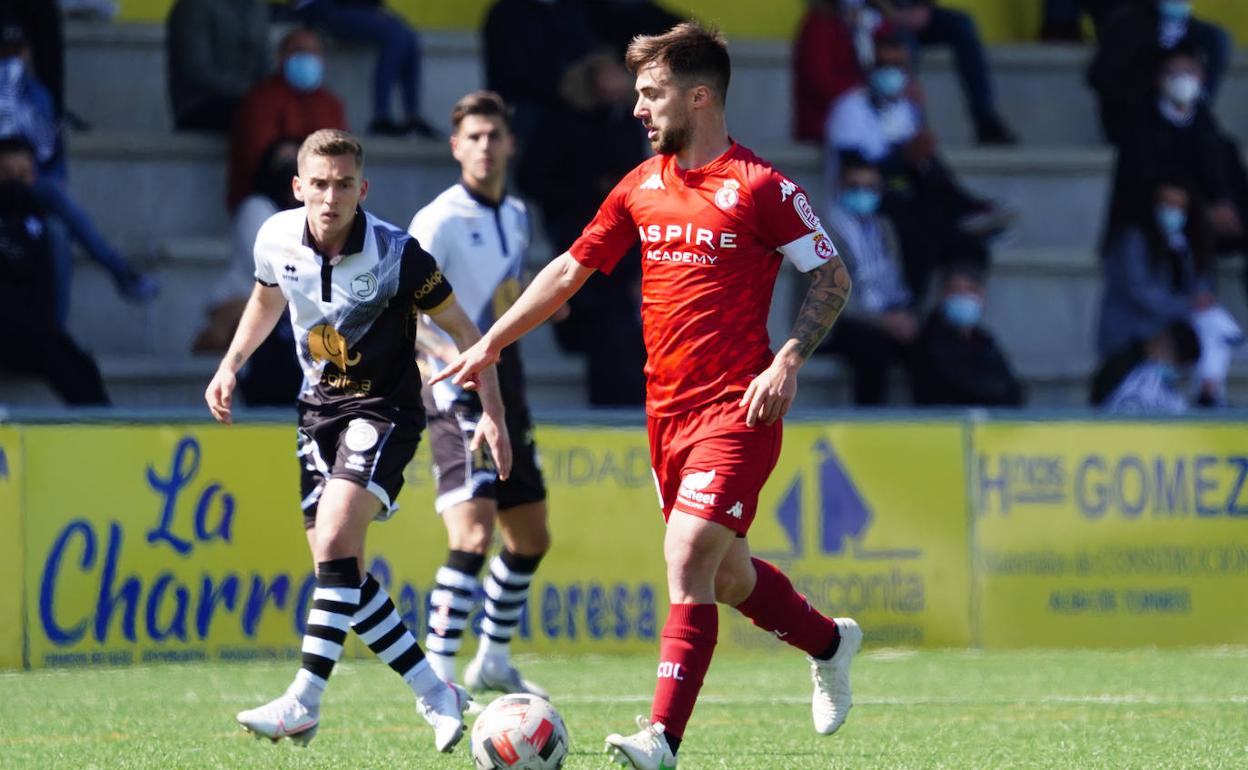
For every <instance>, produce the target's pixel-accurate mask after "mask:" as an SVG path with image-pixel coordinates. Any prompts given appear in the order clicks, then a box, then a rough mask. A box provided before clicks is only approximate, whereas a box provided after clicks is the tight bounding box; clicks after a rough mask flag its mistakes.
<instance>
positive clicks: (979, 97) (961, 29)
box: [876, 0, 1018, 144]
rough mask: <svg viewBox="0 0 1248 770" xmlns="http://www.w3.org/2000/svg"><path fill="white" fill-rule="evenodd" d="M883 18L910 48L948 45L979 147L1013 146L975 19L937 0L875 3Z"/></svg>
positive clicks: (883, 0)
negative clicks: (994, 90)
mask: <svg viewBox="0 0 1248 770" xmlns="http://www.w3.org/2000/svg"><path fill="white" fill-rule="evenodd" d="M876 4H877V5H878V6H879V7H880V8H881V9H882V10H883V11H884V14H885V16H887V17H888V19H889V20H890V21H891V22H892V23H893V24H894V25H896V27H897V28H898V29H899V30H901V32H902V34H904V35H906V36H907V37H908V38H909V39H910V41H911V45H912V46H922V47H927V46H933V45H947V46H949V47H950V49H952V51H953V61H954V65H955V66H956V67H957V70H958V80H959V81H960V82H961V84H962V93H963V95H964V96H965V97H966V104H967V107H968V108H969V110H970V113H971V118H972V120H974V121H975V135H976V138H977V140H978V141H979V143H980V144H1016V143H1017V142H1018V137H1016V136H1015V135H1014V132H1013V131H1012V130H1010V127H1009V126H1007V125H1006V124H1005V121H1004V120H1003V119H1002V118H1001V115H1000V113H999V112H998V111H997V105H996V99H995V97H994V95H993V92H992V76H991V74H990V73H989V71H988V57H987V56H986V55H985V54H984V44H983V41H981V40H980V37H979V30H978V29H976V27H975V20H974V19H972V18H971V17H970V15H969V14H967V13H965V12H963V11H955V10H952V9H949V8H945V7H943V6H940V5H937V3H936V0H876Z"/></svg>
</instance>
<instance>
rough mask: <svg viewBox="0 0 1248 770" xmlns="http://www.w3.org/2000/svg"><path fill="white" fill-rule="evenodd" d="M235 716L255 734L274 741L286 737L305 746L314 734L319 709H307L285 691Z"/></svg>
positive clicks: (246, 728) (257, 736) (318, 719)
mask: <svg viewBox="0 0 1248 770" xmlns="http://www.w3.org/2000/svg"><path fill="white" fill-rule="evenodd" d="M234 718H235V719H237V720H238V723H239V724H240V725H242V726H243V729H244V730H246V731H247V732H249V733H251V734H252V735H254V736H256V738H268V739H269V740H271V741H273V742H274V743H277V742H278V741H279V740H281V739H282V738H289V739H291V740H292V741H294V742H295V743H298V744H299V745H301V746H307V745H308V742H309V741H311V740H312V738H313V737H315V736H316V729H317V725H318V724H319V722H320V709H316V708H314V709H308V707H307V706H305V705H303V703H301V702H300V701H299V699H298V698H296V697H295V696H294V695H291V694H290V693H285V694H283V695H282V697H280V698H278V699H277V700H273V701H269V702H268V703H266V704H264V705H263V706H261V707H259V708H254V709H248V710H246V711H240V712H238V714H237V715H236V716H235V717H234Z"/></svg>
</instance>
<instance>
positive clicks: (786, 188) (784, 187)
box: [780, 177, 797, 203]
mask: <svg viewBox="0 0 1248 770" xmlns="http://www.w3.org/2000/svg"><path fill="white" fill-rule="evenodd" d="M796 191H797V185H795V184H793V183H792V182H790V181H789V180H787V179H785V178H784V177H781V178H780V202H781V203H784V202H785V201H787V200H788V199H789V196H790V195H792V194H793V193H794V192H796Z"/></svg>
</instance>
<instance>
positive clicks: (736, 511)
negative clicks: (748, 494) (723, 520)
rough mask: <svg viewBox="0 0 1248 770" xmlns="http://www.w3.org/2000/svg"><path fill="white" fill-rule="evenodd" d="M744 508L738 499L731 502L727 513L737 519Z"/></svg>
mask: <svg viewBox="0 0 1248 770" xmlns="http://www.w3.org/2000/svg"><path fill="white" fill-rule="evenodd" d="M744 509H745V507H744V506H743V505H741V501H740V500H738V501H737V502H735V503H733V504H732V507H731V508H729V509H728V515H729V516H731V517H733V518H734V519H739V518H741V513H742V512H743V511H744Z"/></svg>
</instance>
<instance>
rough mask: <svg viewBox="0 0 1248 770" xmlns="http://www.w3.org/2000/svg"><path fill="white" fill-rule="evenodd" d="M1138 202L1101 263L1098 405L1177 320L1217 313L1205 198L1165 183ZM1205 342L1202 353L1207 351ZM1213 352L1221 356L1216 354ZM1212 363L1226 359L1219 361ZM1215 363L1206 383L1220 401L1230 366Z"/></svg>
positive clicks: (1095, 386)
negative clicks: (1204, 207)
mask: <svg viewBox="0 0 1248 770" xmlns="http://www.w3.org/2000/svg"><path fill="white" fill-rule="evenodd" d="M1149 189H1151V190H1152V191H1153V194H1152V195H1151V196H1150V197H1149V198H1147V199H1144V200H1141V201H1140V202H1139V203H1137V205H1136V208H1135V210H1134V211H1133V212H1132V216H1131V218H1130V219H1129V220H1128V223H1127V224H1125V225H1124V226H1123V227H1122V228H1121V229H1120V230H1119V231H1118V232H1117V233H1115V234H1113V235H1112V236H1111V238H1110V240H1109V247H1108V248H1107V249H1106V251H1105V254H1104V256H1103V258H1102V269H1103V272H1104V276H1105V287H1104V296H1103V298H1102V301H1101V314H1100V322H1099V325H1098V331H1097V350H1098V352H1099V353H1100V355H1101V364H1100V366H1099V368H1098V370H1097V373H1096V375H1095V376H1094V378H1093V383H1092V403H1093V404H1094V405H1099V404H1101V403H1102V402H1103V401H1104V400H1105V398H1106V397H1108V395H1109V394H1110V393H1112V392H1113V391H1114V389H1115V388H1117V386H1118V385H1119V383H1121V382H1122V379H1123V378H1124V377H1125V376H1126V374H1127V372H1129V371H1130V370H1131V369H1133V368H1134V367H1135V366H1136V365H1137V364H1138V363H1139V362H1140V361H1141V360H1143V358H1144V351H1145V346H1146V344H1147V342H1148V341H1149V340H1150V339H1152V338H1153V337H1154V336H1155V335H1156V334H1158V333H1159V332H1160V331H1161V330H1163V329H1165V328H1166V327H1167V326H1169V325H1170V324H1172V323H1174V322H1176V321H1183V322H1187V323H1191V322H1192V321H1193V319H1194V318H1195V317H1196V314H1198V313H1202V312H1204V311H1209V310H1212V309H1215V308H1218V305H1217V298H1216V296H1215V295H1214V293H1213V282H1212V273H1211V269H1212V264H1211V263H1212V259H1211V253H1210V248H1209V236H1208V230H1207V228H1206V226H1205V219H1204V217H1201V216H1192V214H1191V212H1192V211H1197V212H1199V211H1201V210H1202V205H1201V201H1200V197H1199V194H1198V193H1197V192H1196V191H1195V189H1194V188H1192V187H1191V186H1189V185H1186V184H1184V183H1181V182H1175V181H1161V182H1156V183H1153V184H1151V185H1149ZM1204 347H1205V346H1204V340H1202V354H1203V353H1205V352H1206V351H1204ZM1207 352H1208V353H1211V354H1215V355H1216V352H1215V351H1213V350H1212V349H1211V350H1210V351H1207ZM1212 363H1213V364H1218V363H1219V362H1217V361H1214V362H1212ZM1227 366H1229V357H1228V358H1227V359H1226V361H1225V366H1223V367H1221V370H1220V371H1219V369H1218V368H1215V367H1213V366H1211V367H1209V368H1206V369H1204V370H1202V371H1204V372H1205V374H1204V376H1203V377H1202V382H1201V383H1200V390H1201V392H1202V396H1203V397H1206V398H1208V399H1210V400H1216V399H1217V398H1219V397H1220V396H1221V395H1222V393H1223V392H1224V390H1225V380H1226V373H1227V372H1226V367H1227Z"/></svg>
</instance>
